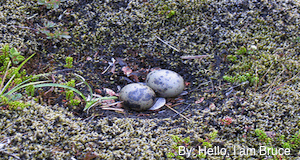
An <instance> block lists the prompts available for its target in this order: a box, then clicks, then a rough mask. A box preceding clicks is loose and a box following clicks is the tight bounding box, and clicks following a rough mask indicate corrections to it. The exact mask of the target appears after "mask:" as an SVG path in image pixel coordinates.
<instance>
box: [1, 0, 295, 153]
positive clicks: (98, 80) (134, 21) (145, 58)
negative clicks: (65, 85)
mask: <svg viewBox="0 0 300 160" xmlns="http://www.w3.org/2000/svg"><path fill="white" fill-rule="evenodd" d="M0 4H1V5H0V25H1V26H0V38H1V42H0V43H1V44H0V45H1V47H3V45H4V44H9V45H10V46H11V47H16V48H20V49H19V50H20V51H21V52H22V54H24V56H25V57H29V56H30V55H31V54H32V53H36V56H34V57H33V58H32V59H31V60H30V61H29V62H28V63H27V65H25V68H26V69H27V73H28V74H38V73H46V72H51V71H58V70H64V69H65V67H64V65H65V58H66V57H67V56H71V57H73V58H74V64H73V65H74V67H73V68H72V70H71V71H70V70H69V71H68V72H73V73H77V74H79V75H82V76H83V77H84V78H85V79H86V80H87V82H88V83H89V84H90V85H91V86H92V88H93V91H96V90H97V89H98V90H99V93H100V92H101V94H103V95H105V92H103V91H104V90H105V88H109V89H111V90H113V91H115V92H118V91H119V89H120V88H121V87H123V86H125V85H126V84H129V83H132V82H137V81H140V82H142V81H144V80H145V76H146V75H147V72H148V71H149V70H150V69H152V68H164V69H170V70H173V71H175V72H177V73H179V74H180V75H182V76H183V78H184V79H185V81H186V85H187V87H186V90H185V91H186V94H185V95H183V96H180V97H177V98H173V99H168V100H167V101H168V102H169V103H171V104H180V105H177V106H175V107H174V109H175V110H177V111H178V112H181V114H182V115H184V116H185V117H186V118H188V119H189V121H188V120H186V119H184V118H183V117H181V116H179V115H178V114H176V113H174V112H173V111H171V110H169V109H167V108H163V109H161V110H160V111H157V112H149V111H148V112H142V113H139V112H134V111H130V110H127V109H126V110H125V113H117V112H114V111H104V110H101V109H100V108H99V107H98V108H97V107H94V108H92V109H91V110H90V111H89V113H88V114H87V113H86V112H83V111H82V110H83V106H71V107H70V106H64V105H63V102H62V101H60V100H63V99H64V97H61V95H59V93H53V95H51V96H50V98H49V96H48V97H42V98H41V99H42V101H40V102H39V103H40V104H39V103H36V102H34V101H32V100H30V98H26V97H25V96H24V101H28V102H31V106H30V107H27V108H26V109H24V110H22V111H14V110H7V109H1V110H0V122H1V125H0V129H1V130H0V131H1V134H0V153H1V155H0V157H1V158H2V159H18V158H19V159H71V158H73V159H93V158H95V159H168V158H167V157H169V158H170V159H172V158H175V156H177V155H178V149H177V148H176V146H178V145H186V146H187V147H189V149H191V148H194V149H195V150H197V148H198V147H199V146H200V147H204V146H205V144H206V145H207V144H210V145H207V146H210V147H217V146H219V147H220V148H225V149H226V150H227V153H226V155H206V157H205V159H224V158H228V159H249V158H251V159H264V158H270V159H272V158H273V159H275V158H278V159H279V158H282V157H284V158H286V159H297V158H299V157H300V154H299V153H298V150H299V149H300V144H299V135H298V131H299V129H300V128H299V125H300V122H299V107H298V106H299V95H300V89H299V88H300V86H299V74H298V73H299V71H300V70H299V53H300V47H299V44H300V38H299V36H300V34H299V25H300V24H299V22H300V21H299V20H300V19H299V18H300V13H299V9H300V8H299V2H298V1H277V2H267V1H250V2H249V1H220V2H214V1H209V0H208V1H201V2H198V1H187V0H177V1H176V0H170V1H158V0H140V1H138V0H133V1H121V0H119V1H118V0H115V1H110V0H106V1H88V0H82V1H77V0H67V1H65V2H62V3H60V5H59V8H58V9H47V8H46V7H45V6H42V5H38V3H37V2H36V1H20V0H14V1H12V0H8V1H5V2H0ZM47 21H52V22H54V23H55V24H56V26H55V27H54V28H53V30H51V31H54V30H55V29H59V28H61V29H62V28H65V29H66V30H67V31H68V32H69V34H70V36H71V38H70V39H63V38H61V39H59V38H57V39H47V38H46V36H45V35H43V34H38V33H37V32H36V30H34V29H36V28H38V27H43V26H44V22H47ZM166 43H167V44H166ZM244 49H246V50H244ZM196 55H206V56H205V57H204V58H201V59H183V58H182V56H196ZM112 59H115V60H116V61H117V62H116V63H115V66H114V67H115V69H114V71H113V72H112V70H111V69H110V70H108V71H107V72H104V71H105V69H106V67H108V65H109V64H110V63H109V62H112V61H113V60H112ZM126 65H127V66H128V67H130V68H131V69H132V70H133V72H134V76H131V77H130V76H129V77H128V76H127V75H126V74H125V73H124V72H123V71H122V70H121V68H122V67H124V66H126ZM55 76H57V77H56V78H57V79H59V78H58V77H59V76H60V77H63V78H65V77H66V78H68V77H67V76H66V73H62V75H55ZM224 76H225V77H226V76H227V79H226V78H223V77H224ZM228 77H229V78H228ZM230 77H231V79H230ZM234 77H235V78H234ZM255 77H258V80H257V81H256V79H255ZM48 89H49V88H48ZM48 89H47V88H46V89H45V90H44V91H43V90H40V91H39V93H40V94H42V93H43V92H46V91H47V90H48ZM39 93H36V94H39ZM36 96H37V95H36ZM51 97H52V98H53V97H54V98H55V99H56V101H55V100H51ZM41 104H42V105H41ZM257 129H259V130H260V131H263V133H265V136H264V135H263V134H259V133H258V132H256V131H258V130H257ZM216 132H217V134H216V135H215V136H213V134H212V133H216ZM174 136H178V137H179V138H180V139H184V138H187V137H189V138H190V141H188V142H187V141H186V142H181V140H179V141H180V142H179V143H177V141H176V140H174ZM172 137H173V139H172ZM287 144H290V146H292V147H290V148H291V153H290V155H282V157H280V155H278V154H277V155H269V156H266V155H260V154H258V153H256V154H244V155H243V154H235V153H234V149H245V148H256V149H257V150H258V148H259V147H260V146H267V147H270V148H273V149H280V148H288V146H287ZM172 153H173V154H172ZM195 156H197V152H193V156H192V157H188V155H187V154H186V155H182V158H186V159H195ZM177 158H179V157H177Z"/></svg>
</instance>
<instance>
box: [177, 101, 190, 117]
mask: <svg viewBox="0 0 300 160" xmlns="http://www.w3.org/2000/svg"><path fill="white" fill-rule="evenodd" d="M190 106H191V104H189V105H188V106H186V107H185V108H184V109H183V110H182V111H180V112H179V113H180V114H181V113H182V112H184V111H185V110H187V109H188V108H189V107H190ZM177 115H178V113H176V114H175V115H174V116H173V118H174V117H176V116H177Z"/></svg>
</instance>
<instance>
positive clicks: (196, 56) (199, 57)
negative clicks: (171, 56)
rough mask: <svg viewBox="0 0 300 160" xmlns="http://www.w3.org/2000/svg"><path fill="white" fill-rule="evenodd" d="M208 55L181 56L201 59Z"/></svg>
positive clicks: (182, 57)
mask: <svg viewBox="0 0 300 160" xmlns="http://www.w3.org/2000/svg"><path fill="white" fill-rule="evenodd" d="M205 57H208V55H195V56H181V57H180V58H181V59H200V61H201V60H202V59H203V58H205Z"/></svg>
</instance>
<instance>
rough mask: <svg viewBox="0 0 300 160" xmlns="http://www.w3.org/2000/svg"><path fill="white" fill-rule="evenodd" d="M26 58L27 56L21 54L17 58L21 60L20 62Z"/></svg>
mask: <svg viewBox="0 0 300 160" xmlns="http://www.w3.org/2000/svg"><path fill="white" fill-rule="evenodd" d="M24 59H25V58H24V57H23V56H21V55H19V56H17V57H16V60H17V61H19V62H21V61H23V60H24Z"/></svg>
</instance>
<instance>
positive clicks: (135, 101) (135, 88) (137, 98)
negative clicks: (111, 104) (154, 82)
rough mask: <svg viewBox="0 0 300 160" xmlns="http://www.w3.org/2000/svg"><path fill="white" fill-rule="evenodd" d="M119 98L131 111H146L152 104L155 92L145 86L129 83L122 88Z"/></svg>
mask: <svg viewBox="0 0 300 160" xmlns="http://www.w3.org/2000/svg"><path fill="white" fill-rule="evenodd" d="M119 96H120V97H119V98H120V100H121V101H124V102H123V104H124V105H125V106H126V107H128V108H130V109H133V110H136V111H142V110H147V109H149V108H150V107H152V105H153V104H154V100H155V97H156V96H155V92H154V91H153V90H152V89H151V88H150V87H148V86H147V85H145V84H142V83H131V84H128V85H126V86H125V87H123V88H122V89H121V91H120V94H119Z"/></svg>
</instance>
